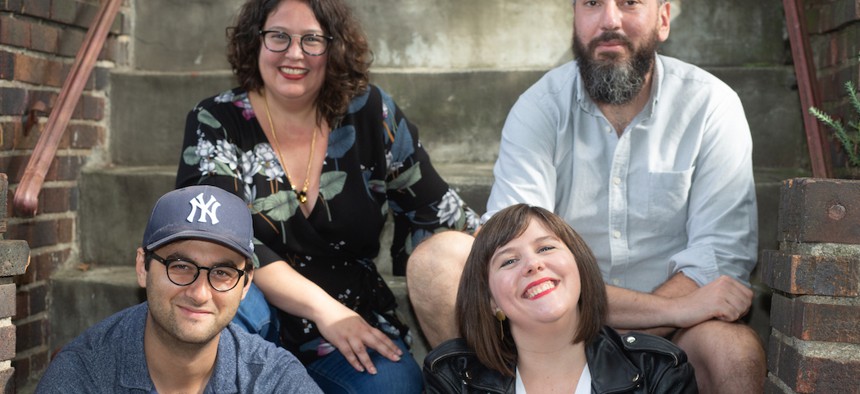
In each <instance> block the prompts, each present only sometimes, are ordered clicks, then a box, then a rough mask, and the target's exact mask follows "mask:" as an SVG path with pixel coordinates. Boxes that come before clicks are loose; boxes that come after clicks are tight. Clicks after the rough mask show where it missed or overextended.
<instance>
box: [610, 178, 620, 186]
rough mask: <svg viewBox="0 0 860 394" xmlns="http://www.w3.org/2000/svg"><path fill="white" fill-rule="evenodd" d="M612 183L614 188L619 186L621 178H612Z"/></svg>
mask: <svg viewBox="0 0 860 394" xmlns="http://www.w3.org/2000/svg"><path fill="white" fill-rule="evenodd" d="M612 183H614V184H615V186H618V185H620V184H621V178H619V177H615V178H612Z"/></svg>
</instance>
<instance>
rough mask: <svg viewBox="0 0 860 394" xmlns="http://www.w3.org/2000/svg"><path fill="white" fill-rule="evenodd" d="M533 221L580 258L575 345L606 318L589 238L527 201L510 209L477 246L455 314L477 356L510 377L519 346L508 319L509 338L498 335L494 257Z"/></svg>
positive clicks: (484, 232) (480, 235) (495, 220)
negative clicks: (491, 279) (492, 279)
mask: <svg viewBox="0 0 860 394" xmlns="http://www.w3.org/2000/svg"><path fill="white" fill-rule="evenodd" d="M531 219H535V220H537V222H538V223H540V224H541V225H543V226H544V228H546V229H547V230H548V231H550V232H551V233H553V234H555V235H556V236H557V237H558V238H559V240H561V242H563V243H564V244H565V245H566V246H567V248H568V249H570V251H571V253H573V257H574V259H575V260H576V266H577V268H578V269H579V277H580V281H581V284H580V286H581V293H580V296H579V303H578V304H577V308H579V314H580V316H579V317H580V320H579V327H577V328H576V332H572V333H571V341H572V343H579V342H582V341H584V342H585V343H589V342H591V341H592V340H593V339H594V338H595V337H597V335H598V333H599V332H600V329H601V328H602V327H603V325H604V324H605V321H606V309H607V301H606V287H605V285H604V284H603V277H602V276H601V274H600V268H598V266H597V260H596V259H595V258H594V254H593V253H592V252H591V249H590V248H589V247H588V245H586V244H585V241H583V240H582V238H581V237H580V236H579V234H577V233H576V232H575V231H573V229H572V228H570V226H569V225H568V224H567V223H565V221H564V220H563V219H561V218H560V217H558V216H557V215H555V214H553V213H552V212H550V211H548V210H546V209H543V208H539V207H533V206H529V205H526V204H517V205H513V206H510V207H508V208H505V209H503V210H501V211H499V212H498V213H496V214H495V215H493V217H492V218H490V220H488V221H487V223H486V224H484V225H483V226H482V227H481V231H480V232H479V233H478V235H477V237H476V238H475V242H474V243H473V244H472V251H471V253H469V258H468V259H467V260H466V266H465V268H464V269H463V276H462V277H461V278H460V288H459V290H458V293H457V305H456V314H457V321H458V323H459V329H460V336H462V337H463V338H464V339H465V340H466V343H467V344H468V345H469V347H470V348H472V349H474V350H475V353H477V356H478V359H479V360H480V361H481V363H483V364H484V365H486V366H487V367H488V368H492V369H494V370H496V371H499V372H501V373H503V374H506V375H508V376H513V375H514V367H515V366H516V363H517V348H516V346H515V344H514V339H513V338H512V337H511V334H510V326H509V324H508V320H505V321H504V322H502V323H501V324H502V327H503V329H504V332H505V336H504V338H501V336H500V333H499V324H500V323H499V321H498V320H496V317H495V311H494V310H493V307H492V306H491V304H490V299H491V297H492V295H491V294H490V286H489V272H490V270H489V267H490V259H491V258H492V257H493V254H494V253H495V252H496V250H498V249H499V248H500V247H502V246H504V245H506V244H507V243H508V242H510V241H512V240H513V239H514V238H517V237H519V236H520V235H522V234H523V233H524V232H525V231H526V228H527V227H528V225H529V223H530V222H531Z"/></svg>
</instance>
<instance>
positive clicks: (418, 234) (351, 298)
mask: <svg viewBox="0 0 860 394" xmlns="http://www.w3.org/2000/svg"><path fill="white" fill-rule="evenodd" d="M195 184H208V185H214V186H218V187H221V188H223V189H226V190H228V191H230V192H232V193H234V194H236V195H238V196H239V197H242V198H243V199H244V200H245V201H246V202H247V203H248V207H249V209H250V210H251V213H252V214H253V219H254V237H255V240H254V242H255V245H254V247H255V255H256V256H255V260H256V261H255V262H254V263H255V265H258V266H265V265H267V264H272V263H275V262H278V261H286V262H287V263H288V264H290V266H292V267H293V268H294V269H295V270H296V271H298V272H299V273H301V274H302V275H304V276H305V277H306V278H308V279H310V280H311V281H313V282H314V283H316V284H317V285H319V286H320V287H321V288H323V289H324V290H325V291H326V292H328V294H330V295H331V296H332V297H334V298H335V299H337V300H339V301H340V302H341V303H343V304H344V305H346V306H347V307H349V308H351V309H353V310H355V311H356V312H357V313H358V314H359V315H361V316H362V317H363V318H364V319H365V320H366V321H367V322H368V323H370V324H371V325H373V326H375V327H377V328H380V329H382V330H383V331H384V332H386V333H388V334H389V335H392V336H398V335H399V336H401V337H404V339H407V343H408V338H407V336H408V330H406V329H405V328H406V327H405V326H403V325H402V324H401V323H400V322H399V321H398V319H397V318H396V316H395V315H394V310H395V308H396V303H395V299H394V295H393V294H392V292H391V290H390V289H389V288H388V286H387V285H386V284H385V281H384V280H383V279H382V277H381V276H380V274H379V272H378V271H377V268H376V265H375V264H374V261H373V259H374V258H375V257H376V256H377V254H378V253H379V249H380V242H379V236H380V233H381V232H382V227H383V224H384V223H385V220H386V217H387V215H388V214H389V212H390V213H391V214H392V215H393V222H394V237H393V242H392V246H391V251H390V252H391V256H392V260H393V265H394V272H395V274H398V275H403V273H404V272H405V265H406V259H407V258H408V256H409V254H410V253H411V251H412V248H413V246H414V245H417V243H418V242H420V241H421V240H422V239H424V238H426V237H427V236H429V235H431V234H433V233H434V232H437V231H441V230H446V229H457V230H465V231H469V232H471V231H474V229H475V228H476V227H477V225H478V219H479V218H478V216H477V215H476V214H475V212H473V211H472V210H471V209H469V208H468V207H467V206H466V205H465V204H464V203H463V201H462V200H461V199H460V197H459V196H458V195H457V193H456V192H455V191H454V190H453V189H451V188H449V186H448V185H447V184H446V183H445V182H444V181H443V180H442V178H441V177H440V176H439V174H437V172H436V171H435V170H434V169H433V166H432V165H431V163H430V158H429V156H428V155H427V152H426V151H425V150H424V148H423V147H422V146H421V143H420V141H419V139H418V130H417V128H416V127H415V126H414V125H412V124H411V123H410V122H409V121H408V120H407V119H406V118H405V116H404V115H403V113H401V112H400V110H399V109H398V108H397V106H396V105H395V104H394V101H393V100H392V99H391V97H389V96H388V95H387V94H386V93H385V92H384V91H382V90H381V89H379V88H377V87H375V86H372V85H371V86H370V87H369V88H368V90H367V91H366V92H365V93H364V94H363V95H361V96H358V97H356V98H354V99H353V100H352V101H351V103H350V106H349V109H348V111H347V114H346V115H345V116H344V117H343V119H342V120H341V121H340V123H339V124H338V125H336V126H335V127H333V128H332V131H331V133H330V135H329V137H328V148H327V151H326V157H325V159H324V163H323V169H322V175H321V179H320V192H319V197H318V200H317V203H316V204H315V205H314V207H313V210H312V211H311V213H310V215H309V216H308V217H305V216H304V215H303V214H302V211H301V210H300V209H298V206H299V202H298V200H297V198H296V195H295V194H294V193H293V192H292V191H291V189H290V185H289V181H288V180H287V178H286V176H285V175H284V171H283V169H282V168H281V165H280V163H279V161H278V159H277V155H276V154H275V152H274V151H273V150H272V147H271V145H269V141H268V140H267V138H266V136H265V134H264V133H263V129H262V128H261V127H260V123H259V120H258V118H257V116H256V114H255V113H254V110H253V108H252V107H251V103H250V100H249V99H248V94H247V92H245V91H244V90H242V89H238V88H237V89H233V90H231V91H227V92H224V93H222V94H220V95H218V96H215V97H211V98H208V99H206V100H203V101H202V102H200V103H199V104H198V105H197V106H196V107H195V108H194V109H193V110H192V111H191V112H190V113H189V114H188V118H187V120H186V130H185V140H184V143H183V152H182V159H181V162H180V165H179V170H178V173H177V179H176V186H177V187H184V186H189V185H195ZM289 285H290V284H289V283H284V286H289ZM281 336H282V339H283V341H284V344H285V346H286V347H287V348H288V349H290V350H292V351H293V352H294V353H295V354H296V355H297V356H299V357H300V358H301V359H302V360H303V361H304V362H305V363H309V362H311V361H313V359H314V358H315V357H318V356H321V355H323V354H326V353H328V352H330V351H332V350H333V347H331V345H330V344H328V345H327V344H326V343H325V341H323V340H321V337H320V334H319V331H318V329H317V327H316V325H315V324H314V322H312V321H309V320H306V319H302V318H300V317H297V316H291V315H288V314H286V313H283V312H281ZM311 344H313V345H311ZM326 345H327V346H328V349H327V350H324V349H323V348H325V347H326Z"/></svg>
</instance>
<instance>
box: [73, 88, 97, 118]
mask: <svg viewBox="0 0 860 394" xmlns="http://www.w3.org/2000/svg"><path fill="white" fill-rule="evenodd" d="M104 115H105V99H104V98H102V97H93V96H90V95H86V94H85V95H82V96H81V98H80V100H79V101H78V105H77V106H75V111H74V113H73V114H72V118H73V119H83V120H102V119H104Z"/></svg>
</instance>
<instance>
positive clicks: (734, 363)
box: [672, 320, 767, 393]
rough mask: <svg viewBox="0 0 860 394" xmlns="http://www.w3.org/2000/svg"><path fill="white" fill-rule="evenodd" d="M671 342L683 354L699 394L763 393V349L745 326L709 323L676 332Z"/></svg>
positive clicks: (753, 333) (756, 336)
mask: <svg viewBox="0 0 860 394" xmlns="http://www.w3.org/2000/svg"><path fill="white" fill-rule="evenodd" d="M672 341H673V342H675V344H677V345H678V346H679V347H680V348H681V349H683V350H684V352H686V353H687V357H688V358H689V360H690V363H692V364H693V368H695V370H696V381H697V382H698V386H699V391H700V392H701V393H761V392H763V391H764V380H765V378H766V375H767V367H766V364H765V355H764V349H763V348H762V345H761V340H759V337H758V335H757V334H756V333H755V331H753V330H752V329H751V328H749V326H747V325H745V324H742V323H727V322H723V321H719V320H709V321H706V322H704V323H701V324H698V325H696V326H693V327H690V328H687V329H683V330H679V331H678V333H677V334H675V336H674V338H672Z"/></svg>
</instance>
